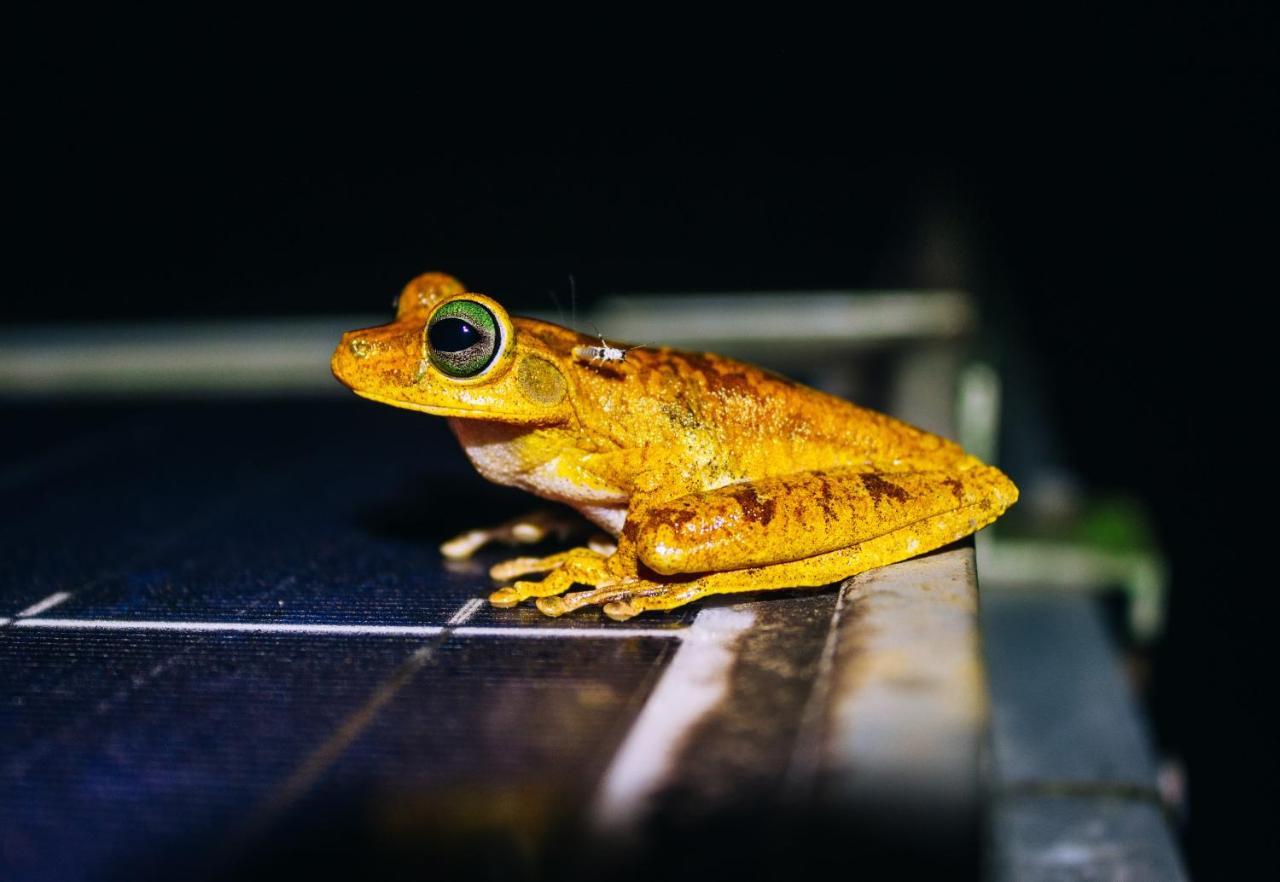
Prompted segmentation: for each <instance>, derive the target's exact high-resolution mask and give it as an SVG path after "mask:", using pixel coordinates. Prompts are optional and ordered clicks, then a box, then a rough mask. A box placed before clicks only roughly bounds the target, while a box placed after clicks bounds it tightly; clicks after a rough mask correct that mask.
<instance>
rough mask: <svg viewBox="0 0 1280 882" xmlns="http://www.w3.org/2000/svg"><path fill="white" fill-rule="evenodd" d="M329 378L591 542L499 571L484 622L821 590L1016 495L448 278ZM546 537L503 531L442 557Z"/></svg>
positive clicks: (928, 444)
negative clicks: (413, 420) (431, 424)
mask: <svg viewBox="0 0 1280 882" xmlns="http://www.w3.org/2000/svg"><path fill="white" fill-rule="evenodd" d="M604 349H609V350H611V351H612V352H613V353H625V355H618V354H614V355H611V356H610V357H601V352H602V351H603V350H604ZM331 367H332V371H333V374H334V376H335V377H336V378H337V379H338V380H339V381H340V382H341V383H343V384H344V385H346V386H347V387H349V388H350V389H351V390H352V391H353V392H355V393H356V394H357V395H359V396H361V397H363V398H366V399H370V400H372V401H375V402H379V403H382V404H386V405H390V406H392V407H397V408H404V409H407V410H412V411H419V412H422V413H426V414H431V415H435V416H442V417H444V418H445V419H446V420H447V421H448V425H449V427H450V429H451V430H452V432H453V434H454V435H455V437H456V438H457V440H458V442H459V443H460V444H461V446H462V448H463V450H464V451H465V453H466V456H467V457H468V458H469V460H470V462H471V464H472V465H473V466H474V468H475V469H476V470H477V471H478V472H479V473H480V475H482V476H483V477H484V478H486V479H488V480H490V481H493V482H495V483H498V484H503V485H507V486H513V487H517V488H521V489H523V490H525V491H528V492H530V493H532V494H534V495H535V496H538V497H541V498H543V499H546V500H550V501H552V502H554V503H559V504H562V505H563V506H568V508H569V509H571V510H576V512H577V513H578V514H580V515H581V516H582V517H583V518H585V519H586V521H588V522H590V523H591V524H594V525H595V527H597V528H599V530H601V531H602V533H603V538H602V539H598V540H595V541H591V542H587V543H586V544H582V545H576V546H572V547H569V548H567V549H565V550H563V551H558V552H555V553H552V554H549V555H543V556H527V555H526V556H519V557H515V558H513V559H510V560H504V561H501V562H499V563H496V564H494V565H493V566H492V567H491V568H490V570H489V575H490V576H491V577H492V579H493V580H494V581H495V583H497V584H498V585H501V587H496V589H495V590H493V591H492V592H491V593H490V594H489V598H488V599H489V602H490V603H491V604H493V605H494V606H495V607H501V608H509V607H513V606H515V605H517V604H520V603H523V602H525V601H530V600H532V601H533V603H534V604H535V605H536V607H537V609H538V610H540V611H541V612H542V613H544V614H545V615H547V616H552V617H556V616H562V615H565V614H567V613H570V612H572V611H574V610H580V609H583V608H587V607H599V608H600V609H601V610H602V611H603V613H604V614H605V615H606V616H608V617H609V618H610V619H613V620H616V621H626V620H628V619H630V618H632V617H634V616H636V615H638V614H640V613H644V612H651V611H652V612H661V611H668V610H674V609H677V608H679V607H682V606H684V605H686V604H688V603H691V602H693V601H696V600H700V599H702V598H707V597H711V596H714V595H721V594H732V593H738V592H762V591H771V590H775V589H800V588H814V589H816V588H820V587H822V586H829V585H831V584H833V583H836V582H840V581H842V580H845V579H847V578H848V577H851V576H854V575H857V574H858V573H862V572H866V571H868V570H871V569H875V568H878V567H884V566H888V565H890V564H894V563H897V562H899V561H902V560H905V559H907V558H910V557H914V556H917V555H920V554H924V553H926V552H929V551H932V550H935V549H938V548H941V547H943V546H945V545H948V544H950V543H953V542H955V541H956V540H958V539H961V538H963V537H965V536H968V535H969V534H971V533H974V532H975V531H977V530H980V529H982V528H983V527H985V526H987V525H988V524H990V523H992V522H993V521H995V520H996V519H997V518H998V517H1000V516H1001V515H1002V514H1003V513H1004V512H1005V511H1006V510H1007V509H1008V508H1009V507H1010V506H1011V505H1013V504H1014V503H1015V502H1016V501H1017V498H1018V489H1017V487H1016V486H1015V484H1014V483H1013V482H1012V481H1011V480H1010V479H1009V478H1008V477H1007V476H1006V475H1005V474H1004V473H1003V472H1001V471H1000V470H999V469H998V468H996V467H994V466H991V465H988V464H986V463H984V462H982V461H980V460H979V459H978V458H977V457H975V456H973V455H971V454H969V453H967V452H965V451H964V450H963V449H962V448H961V447H960V445H958V444H956V443H955V442H953V441H950V440H948V439H946V438H944V437H941V436H940V435H936V434H933V433H930V432H928V431H925V430H923V429H920V428H917V427H915V426H912V425H910V424H908V423H906V422H904V421H901V420H899V419H896V418H894V417H892V416H889V415H887V414H884V413H881V412H878V411H875V410H872V409H869V408H866V407H862V406H859V405H857V404H854V403H853V402H851V401H847V400H845V399H842V398H839V397H836V396H834V395H831V394H828V393H826V392H823V391H821V390H818V389H815V388H811V387H809V386H805V385H802V384H800V383H798V382H795V381H793V380H791V379H788V378H786V377H784V376H782V375H780V374H777V373H774V372H772V371H769V370H766V369H764V368H760V367H756V366H753V365H750V364H747V363H745V362H743V361H739V360H735V359H732V358H728V357H724V356H720V355H715V354H712V353H707V352H694V351H685V350H680V349H675V348H670V347H667V346H661V345H644V346H637V347H627V346H625V345H622V344H617V343H606V342H605V341H603V340H599V341H598V340H597V339H596V338H592V337H588V336H586V335H583V334H581V333H579V332H578V331H575V330H573V329H572V328H569V327H565V326H563V325H560V324H555V323H552V322H548V321H543V320H539V319H534V318H525V317H519V316H512V315H510V314H509V313H508V312H507V310H506V309H504V308H503V307H502V306H501V305H500V304H499V303H498V301H497V300H495V299H493V298H492V297H490V296H488V295H486V294H481V293H478V292H474V291H469V290H467V288H466V287H465V286H464V285H463V284H462V283H461V282H459V281H458V280H457V279H456V278H454V277H452V276H450V275H447V274H444V273H438V272H430V273H424V274H422V275H420V276H418V277H416V278H414V279H413V280H411V281H410V282H409V283H408V284H407V285H406V286H405V287H404V289H403V290H402V291H401V292H400V295H399V297H398V298H397V299H396V301H395V316H394V319H393V320H392V321H391V322H390V323H388V324H385V325H380V326H377V327H372V328H365V329H361V330H354V331H350V332H348V333H345V334H343V335H342V338H341V340H340V342H339V344H338V346H337V349H336V350H335V351H334V353H333V357H332V360H331ZM555 529H556V528H555V522H554V520H546V519H543V520H539V519H531V520H529V521H527V522H521V521H520V520H519V519H516V520H515V521H509V522H507V523H505V524H502V525H500V526H499V527H496V528H492V529H478V530H473V531H470V532H468V533H466V534H463V535H462V536H459V537H456V538H454V539H451V540H449V541H448V542H445V543H444V544H443V546H442V550H443V553H444V554H445V556H446V557H450V558H455V559H457V558H466V557H468V556H470V555H471V554H473V553H474V552H475V551H476V550H477V549H478V548H480V547H483V546H484V545H485V544H487V543H488V542H489V541H491V540H493V541H497V540H505V541H507V542H511V543H518V542H529V541H536V540H540V539H543V538H545V537H546V536H547V535H548V534H549V533H552V532H555Z"/></svg>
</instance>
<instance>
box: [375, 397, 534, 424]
mask: <svg viewBox="0 0 1280 882" xmlns="http://www.w3.org/2000/svg"><path fill="white" fill-rule="evenodd" d="M351 391H352V392H354V393H356V394H357V395H359V396H360V397H361V398H368V399H369V400H370V401H376V402H378V403H379V404H389V405H391V406H392V407H399V408H402V409H404V410H416V411H418V412H419V413H429V414H431V415H433V416H443V417H457V418H459V419H464V420H495V421H498V422H504V423H520V424H522V425H527V424H530V423H533V422H536V420H531V419H529V415H528V414H521V413H507V412H505V411H500V410H487V409H486V410H476V409H475V408H466V407H446V406H445V405H441V404H416V403H414V402H412V401H404V400H402V399H399V398H388V397H386V396H385V395H375V394H373V393H372V392H362V391H361V390H359V389H352V390H351Z"/></svg>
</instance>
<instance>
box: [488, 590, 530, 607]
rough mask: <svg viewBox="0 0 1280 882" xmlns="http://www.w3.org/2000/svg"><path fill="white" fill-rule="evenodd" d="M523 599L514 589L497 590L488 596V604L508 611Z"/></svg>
mask: <svg viewBox="0 0 1280 882" xmlns="http://www.w3.org/2000/svg"><path fill="white" fill-rule="evenodd" d="M523 599H524V598H522V597H521V596H520V592H519V591H517V590H516V589H514V588H499V589H498V590H497V591H495V592H493V593H492V594H490V595H489V602H490V603H491V604H493V605H494V606H496V607H500V608H502V609H510V608H511V607H513V606H515V605H516V604H517V603H519V602H520V601H521V600H523Z"/></svg>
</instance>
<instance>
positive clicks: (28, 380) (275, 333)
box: [0, 292, 974, 397]
mask: <svg viewBox="0 0 1280 882" xmlns="http://www.w3.org/2000/svg"><path fill="white" fill-rule="evenodd" d="M534 317H536V318H541V319H543V320H545V321H551V322H560V323H570V324H574V323H576V324H577V325H578V330H580V331H583V332H584V333H588V334H590V333H594V332H595V330H594V329H595V328H597V327H598V328H600V329H601V333H604V334H607V335H608V338H609V339H610V340H614V339H618V338H623V337H625V338H630V339H631V340H633V341H634V342H640V343H646V342H647V343H650V344H652V345H667V346H676V347H699V348H701V347H706V348H709V349H713V350H715V351H719V352H722V353H723V354H726V355H736V356H739V357H744V358H749V359H753V358H759V357H766V358H767V359H768V361H769V362H770V363H772V364H775V365H785V364H787V363H791V362H798V363H805V362H809V363H812V361H813V359H814V357H815V354H817V355H823V354H825V355H827V356H834V355H848V354H850V353H853V352H858V351H861V350H865V349H868V348H875V347H880V346H884V345H888V344H893V343H902V342H910V341H928V340H954V339H957V338H958V337H960V336H962V335H963V334H964V333H966V332H967V331H969V330H971V328H972V326H973V324H974V311H973V307H972V304H971V302H970V301H969V299H968V298H967V297H965V296H964V295H962V294H957V293H952V292H895V293H873V292H866V293H818V294H814V293H807V292H795V293H776V294H722V295H690V296H688V297H642V296H636V297H617V298H610V299H608V300H605V301H604V302H602V303H601V305H600V308H599V309H597V310H595V311H594V312H592V313H591V314H590V315H587V316H583V317H582V319H581V320H579V321H576V322H575V321H574V319H573V318H572V317H562V316H556V315H551V314H548V313H536V314H534ZM390 318H391V317H390V315H379V314H362V315H329V316H316V317H313V318H297V319H286V318H275V319H269V318H268V319H246V320H236V321H230V320H203V321H190V322H153V323H145V324H132V325H112V324H93V325H28V326H18V327H10V328H4V329H0V395H4V396H10V397H19V396H29V397H57V396H64V395H65V396H77V397H86V396H88V397H92V396H109V397H118V396H130V395H139V396H166V395H170V396H171V395H278V394H289V395H299V394H303V395H315V394H320V395H324V394H338V392H339V391H340V387H339V386H338V385H337V384H336V383H335V382H334V380H333V377H332V376H331V375H330V373H329V356H330V355H331V354H332V353H333V348H334V346H336V345H337V342H338V339H339V338H340V337H341V335H342V333H343V332H344V331H349V330H352V329H355V328H364V327H369V326H371V325H378V324H383V323H385V322H387V321H389V320H390Z"/></svg>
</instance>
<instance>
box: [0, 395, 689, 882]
mask: <svg viewBox="0 0 1280 882" xmlns="http://www.w3.org/2000/svg"><path fill="white" fill-rule="evenodd" d="M4 419H5V425H6V427H9V426H16V427H19V428H18V432H19V433H25V434H21V435H20V436H15V437H11V438H10V439H9V440H8V442H7V444H6V445H5V446H4V447H3V448H2V449H4V450H5V451H6V452H8V453H9V454H10V457H11V459H10V460H9V461H8V462H7V463H6V464H5V467H4V470H3V471H0V505H3V511H4V512H5V515H4V519H3V521H0V619H3V618H11V617H13V616H14V615H15V614H16V613H17V612H18V611H20V610H22V609H24V608H26V607H28V606H30V605H31V604H33V603H37V602H39V601H41V600H42V599H45V598H48V597H50V596H51V595H52V594H53V593H54V592H68V593H69V595H70V596H69V597H67V598H66V599H64V600H62V601H61V602H59V603H57V604H56V605H55V606H53V607H52V608H50V609H48V610H45V611H44V612H42V613H40V614H38V615H37V616H36V619H34V620H31V621H26V622H24V621H18V622H9V623H8V624H0V880H6V882H7V880H8V879H11V878H16V879H99V878H139V877H145V876H149V875H150V876H158V877H170V876H172V875H174V874H183V875H185V874H186V873H188V872H189V871H191V870H193V869H199V868H204V869H205V870H206V871H209V872H213V873H215V874H217V872H218V868H222V869H226V868H227V867H230V866H236V865H248V866H263V865H265V866H272V865H271V863H270V861H271V859H272V858H271V856H272V855H273V854H276V853H277V851H276V850H273V849H275V847H276V844H278V843H280V842H293V841H308V842H313V841H314V834H315V831H316V830H322V829H325V827H324V824H325V823H327V822H325V821H323V819H326V818H328V819H333V818H340V819H343V820H342V825H341V827H342V829H344V830H348V831H349V830H353V829H355V827H353V826H351V825H352V824H356V825H357V826H358V825H360V824H364V825H366V826H367V825H373V828H374V829H383V828H384V827H386V825H390V827H387V829H391V828H394V829H396V830H401V831H402V832H403V831H405V830H408V831H412V836H411V839H412V840H413V841H414V842H422V841H427V842H428V843H429V842H430V840H431V837H432V836H436V835H441V836H445V837H446V838H448V837H449V836H450V835H452V834H450V833H449V831H454V832H458V831H460V830H461V831H463V832H464V833H465V831H467V830H471V831H473V832H474V831H477V830H481V829H484V830H488V831H490V832H491V831H492V830H493V829H494V827H495V825H497V826H498V827H501V828H502V829H505V830H506V831H507V832H508V833H510V834H511V835H512V836H514V837H515V839H512V840H510V841H512V842H514V841H515V840H516V839H518V840H521V841H523V840H522V839H521V837H525V836H528V835H541V833H542V832H545V831H546V825H547V823H549V820H548V819H554V818H562V817H567V816H568V815H571V814H572V813H573V812H574V811H577V810H578V809H580V807H581V804H582V801H583V800H584V799H585V798H586V796H587V795H588V794H589V793H590V792H591V791H592V789H593V788H594V787H595V786H596V783H597V781H598V778H599V775H600V774H601V771H602V769H603V768H604V766H605V763H607V761H608V759H609V757H610V756H611V754H612V751H613V750H614V748H615V746H616V744H617V742H618V739H619V738H620V737H621V735H622V734H623V732H624V731H625V729H626V728H627V726H628V725H629V724H630V721H631V720H632V719H633V717H634V715H635V713H636V712H638V709H639V707H640V706H641V704H642V702H643V698H644V696H645V695H646V694H647V692H648V689H649V688H650V686H651V683H652V681H653V679H654V677H655V676H656V674H657V672H658V671H659V670H660V668H661V665H662V663H663V661H664V660H665V658H666V657H667V656H668V655H669V653H670V652H671V651H672V649H673V648H674V646H675V643H674V642H672V641H670V640H668V639H659V638H653V639H649V638H640V637H636V638H625V637H622V638H620V637H589V636H584V637H582V638H562V637H549V638H527V637H524V638H513V637H509V636H502V635H499V636H479V635H470V636H464V634H463V633H455V632H453V631H452V630H450V629H449V628H448V626H447V623H448V622H449V620H450V618H451V617H453V616H455V615H456V614H457V613H458V612H459V610H460V609H462V608H463V606H464V604H466V603H467V601H469V600H472V599H474V598H483V597H485V596H486V595H487V594H488V592H489V591H491V590H492V588H493V585H492V583H491V582H490V580H489V578H488V576H487V568H488V566H489V565H490V564H491V563H492V562H494V561H496V560H499V559H501V558H502V557H504V556H509V555H510V554H511V553H513V552H510V551H509V550H506V549H498V550H494V551H492V552H486V553H485V554H484V555H481V556H480V557H479V558H478V559H477V560H476V561H474V562H469V563H465V564H460V565H447V566H446V565H445V564H444V563H443V562H442V560H441V558H440V556H439V553H438V551H437V547H438V544H439V542H440V541H441V540H442V539H445V538H448V537H450V536H451V535H453V534H454V533H456V532H459V531H461V530H463V529H466V528H469V527H473V526H484V525H491V524H495V523H498V522H501V521H504V520H507V519H509V518H511V517H513V516H515V515H518V514H520V513H522V512H525V511H528V510H530V509H532V508H534V507H537V505H538V504H539V503H538V501H537V500H535V499H534V498H533V497H530V496H528V495H526V494H523V493H519V492H517V491H512V490H508V489H505V488H497V487H493V486H492V485H490V484H488V483H486V482H485V481H484V480H483V479H481V478H479V477H478V476H477V475H476V474H475V473H474V471H473V470H472V468H471V467H470V465H469V464H468V463H467V461H466V459H465V457H464V456H463V455H462V453H461V451H460V450H459V449H458V447H457V444H456V442H455V441H454V439H453V438H452V436H451V435H450V434H449V433H448V431H447V430H446V428H445V427H444V425H443V423H442V422H441V421H439V420H434V419H431V418H428V417H423V416H421V415H419V414H409V413H402V412H396V411H393V410H391V409H388V408H383V407H377V406H373V405H369V404H366V403H363V402H346V401H343V402H332V403H329V402H321V403H313V404H283V403H272V402H260V403H255V404H232V403H223V404H207V405H201V406H195V405H183V406H171V407H163V406H156V407H151V408H145V409H137V408H135V409H130V410H127V411H126V410H119V411H111V410H110V409H97V410H93V411H92V412H88V413H84V414H79V415H77V413H76V412H75V411H58V410H54V409H51V408H47V407H46V408H29V407H28V408H9V409H8V410H7V412H5V414H4ZM553 550H555V549H554V548H553V547H551V546H546V547H545V548H539V549H534V551H535V552H538V551H547V552H550V551H553ZM527 551H528V550H525V549H522V550H521V551H520V552H515V553H527ZM688 618H689V615H688V614H687V613H682V614H681V615H678V616H645V617H641V618H640V619H637V620H635V621H633V622H630V623H628V625H627V628H629V629H634V628H642V629H653V630H655V631H667V630H669V629H671V628H678V627H680V626H681V625H682V623H683V622H685V621H687V620H688ZM55 620H57V621H55ZM60 621H62V622H68V623H69V624H65V625H63V624H58V622H60ZM33 622H35V623H36V625H39V623H40V622H43V623H44V624H43V625H40V626H33ZM147 622H158V623H165V624H167V626H169V627H189V626H190V624H191V623H196V624H201V625H218V623H222V624H223V625H226V624H241V625H245V624H255V623H257V624H279V623H288V624H295V625H306V626H311V625H321V626H323V625H341V626H351V625H355V626H387V625H392V626H415V627H418V626H427V627H428V629H429V628H431V627H437V628H442V629H444V630H442V631H441V632H440V633H422V634H418V635H412V636H407V635H400V636H394V637H386V636H370V635H365V634H355V633H341V634H325V633H299V634H282V633H279V632H252V633H222V632H201V631H192V630H186V631H178V632H174V631H163V630H150V629H137V628H136V626H137V624H138V623H147ZM94 623H106V624H108V625H112V626H116V627H119V626H126V627H127V628H134V630H94V629H93V628H92V627H90V625H92V624H94ZM50 625H52V627H50ZM467 625H468V626H472V627H475V626H487V627H501V628H512V629H518V630H520V631H521V632H524V633H527V632H529V631H530V630H538V629H545V628H570V629H579V630H581V629H583V628H609V627H616V626H615V625H614V623H611V622H609V621H608V620H607V619H605V618H603V616H601V614H600V613H599V611H598V610H589V611H584V612H583V614H581V615H576V616H570V617H566V618H563V619H559V620H551V619H547V618H545V617H543V616H542V615H541V614H539V613H537V611H536V610H533V609H532V608H520V609H515V610H495V609H491V608H489V607H487V606H484V607H481V608H479V609H477V610H475V611H474V612H473V613H472V615H471V617H470V618H469V620H468V621H467ZM538 819H540V820H538ZM535 821H536V822H535ZM397 825H398V826H397ZM458 825H461V826H458ZM530 831H532V833H531V832H530ZM388 835H391V834H388ZM486 835H487V834H486ZM424 837H425V839H424ZM508 839H510V837H508ZM513 847H515V848H517V851H519V850H520V849H521V848H524V846H521V845H518V844H517V845H515V846H513ZM263 861H266V862H267V863H266V864H263Z"/></svg>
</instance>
